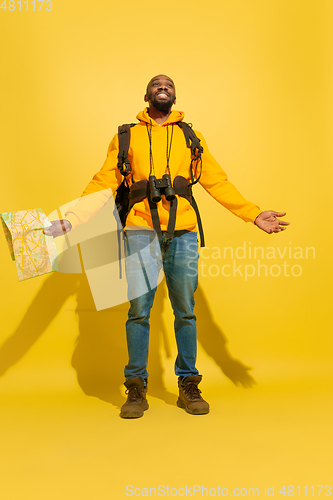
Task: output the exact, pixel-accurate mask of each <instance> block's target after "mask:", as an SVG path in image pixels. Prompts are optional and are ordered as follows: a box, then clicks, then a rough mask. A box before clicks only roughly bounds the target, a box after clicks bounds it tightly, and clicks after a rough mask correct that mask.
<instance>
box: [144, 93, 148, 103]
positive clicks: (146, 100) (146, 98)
mask: <svg viewBox="0 0 333 500" xmlns="http://www.w3.org/2000/svg"><path fill="white" fill-rule="evenodd" d="M143 100H144V101H145V102H148V96H147V94H145V96H144V98H143Z"/></svg>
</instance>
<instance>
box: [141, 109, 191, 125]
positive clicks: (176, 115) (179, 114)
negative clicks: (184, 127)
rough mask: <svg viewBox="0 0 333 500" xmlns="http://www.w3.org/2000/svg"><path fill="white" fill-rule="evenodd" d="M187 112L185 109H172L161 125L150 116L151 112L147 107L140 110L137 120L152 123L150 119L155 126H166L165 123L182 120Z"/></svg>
mask: <svg viewBox="0 0 333 500" xmlns="http://www.w3.org/2000/svg"><path fill="white" fill-rule="evenodd" d="M184 116H185V113H183V111H171V114H170V116H169V118H168V119H167V120H166V121H165V122H164V123H162V124H161V125H159V124H158V123H156V122H155V120H153V119H152V118H150V116H149V113H148V108H145V109H144V110H143V111H140V113H138V114H137V115H136V118H137V120H140V122H145V123H150V120H151V122H152V124H153V127H164V125H167V124H168V123H176V122H180V121H182V120H183V119H184Z"/></svg>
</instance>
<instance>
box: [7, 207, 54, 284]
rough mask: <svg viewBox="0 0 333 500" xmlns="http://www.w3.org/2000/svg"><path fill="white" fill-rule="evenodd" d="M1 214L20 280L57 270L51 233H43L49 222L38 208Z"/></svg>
mask: <svg viewBox="0 0 333 500" xmlns="http://www.w3.org/2000/svg"><path fill="white" fill-rule="evenodd" d="M0 217H1V222H2V226H3V229H4V232H5V236H6V240H7V243H8V246H9V251H10V254H11V257H12V259H13V260H15V263H16V269H17V274H18V279H19V281H23V280H27V279H29V278H34V277H35V276H40V275H41V274H47V273H50V272H52V271H57V249H56V245H55V243H54V239H53V236H48V235H46V234H44V233H43V229H44V228H45V227H49V226H51V222H50V221H49V220H48V218H47V217H46V215H45V214H44V212H43V211H42V210H41V209H40V208H34V209H32V210H19V211H17V212H5V213H2V214H0Z"/></svg>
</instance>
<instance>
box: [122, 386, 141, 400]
mask: <svg viewBox="0 0 333 500" xmlns="http://www.w3.org/2000/svg"><path fill="white" fill-rule="evenodd" d="M125 394H126V395H127V401H128V402H136V401H140V400H141V399H143V390H142V389H140V388H139V387H135V386H134V387H130V388H129V389H127V390H126V391H125Z"/></svg>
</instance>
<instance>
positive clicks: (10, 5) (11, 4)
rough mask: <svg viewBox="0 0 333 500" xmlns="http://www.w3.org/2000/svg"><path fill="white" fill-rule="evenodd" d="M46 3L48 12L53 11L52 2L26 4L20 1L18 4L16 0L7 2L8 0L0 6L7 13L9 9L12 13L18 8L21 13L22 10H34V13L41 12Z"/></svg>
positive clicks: (33, 0)
mask: <svg viewBox="0 0 333 500" xmlns="http://www.w3.org/2000/svg"><path fill="white" fill-rule="evenodd" d="M44 3H45V10H47V11H50V10H52V1H51V0H30V1H29V0H26V1H25V2H24V1H22V0H18V1H16V2H15V0H9V1H8V2H7V0H4V2H2V4H1V5H0V9H3V10H4V11H5V12H6V10H7V9H8V10H9V11H10V12H12V11H13V10H15V9H16V8H17V10H19V11H20V12H21V10H26V11H28V10H32V11H33V12H35V11H36V10H38V11H41V10H42V7H43V5H44ZM24 6H25V9H24Z"/></svg>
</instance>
